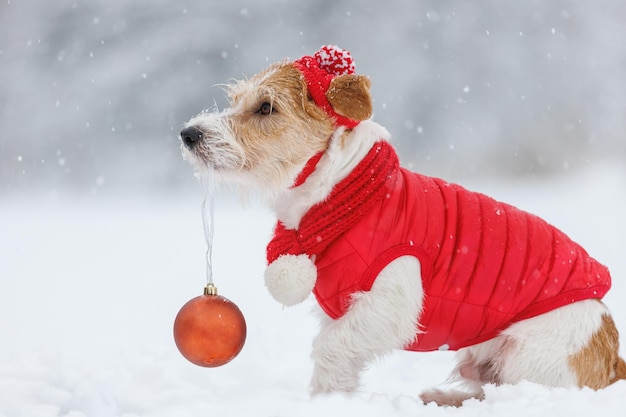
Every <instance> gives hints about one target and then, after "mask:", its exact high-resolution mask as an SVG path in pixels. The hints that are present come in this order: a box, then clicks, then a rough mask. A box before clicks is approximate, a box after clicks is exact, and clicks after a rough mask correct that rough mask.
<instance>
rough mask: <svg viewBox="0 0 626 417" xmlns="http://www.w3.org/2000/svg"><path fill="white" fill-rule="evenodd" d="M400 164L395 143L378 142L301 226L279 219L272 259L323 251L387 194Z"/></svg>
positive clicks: (269, 252)
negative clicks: (288, 224)
mask: <svg viewBox="0 0 626 417" xmlns="http://www.w3.org/2000/svg"><path fill="white" fill-rule="evenodd" d="M398 167H399V162H398V156H397V155H396V152H395V151H394V150H393V148H392V147H391V145H390V144H389V143H387V142H386V141H380V142H377V143H375V144H374V146H373V147H372V149H371V150H370V151H369V152H368V154H367V155H366V156H365V158H363V160H362V161H361V162H359V164H358V165H357V166H356V168H355V169H354V170H353V171H352V172H351V173H350V174H349V175H348V176H347V177H346V178H344V179H343V180H342V181H340V182H339V183H338V184H337V185H335V187H334V188H333V189H332V191H331V192H330V194H329V196H328V198H327V199H326V200H324V201H322V202H321V203H318V204H316V205H314V206H313V207H311V208H310V209H309V211H307V212H306V213H305V215H304V216H303V217H302V220H301V221H300V224H299V226H298V229H286V228H285V226H284V225H283V224H282V223H281V222H280V221H278V222H277V224H276V229H275V231H274V237H273V238H272V240H271V241H270V243H269V244H268V245H267V261H268V263H272V262H274V261H275V260H276V259H277V258H278V257H279V256H280V255H286V254H290V255H301V254H307V255H319V254H320V253H321V252H323V251H324V249H326V247H327V246H328V245H330V244H331V243H332V242H333V241H334V240H335V239H337V238H338V237H339V236H341V235H342V234H343V233H345V232H346V231H348V230H349V229H350V228H351V227H353V226H354V225H355V224H357V223H358V222H359V221H360V220H361V219H362V218H363V217H365V216H366V215H367V214H368V213H369V211H370V210H371V209H372V208H373V207H374V205H375V204H376V203H377V202H379V201H380V200H381V199H383V198H384V197H385V195H386V194H387V192H388V188H389V185H388V184H390V183H392V182H393V181H395V178H396V177H395V175H394V173H395V172H397V171H398Z"/></svg>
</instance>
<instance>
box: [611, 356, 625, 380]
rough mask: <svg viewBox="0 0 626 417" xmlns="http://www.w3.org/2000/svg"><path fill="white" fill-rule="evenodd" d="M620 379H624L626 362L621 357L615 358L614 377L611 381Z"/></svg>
mask: <svg viewBox="0 0 626 417" xmlns="http://www.w3.org/2000/svg"><path fill="white" fill-rule="evenodd" d="M620 379H626V362H625V361H624V359H622V358H617V364H616V365H615V378H613V380H612V381H611V383H613V382H617V381H619V380H620Z"/></svg>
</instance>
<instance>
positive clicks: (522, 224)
mask: <svg viewBox="0 0 626 417" xmlns="http://www.w3.org/2000/svg"><path fill="white" fill-rule="evenodd" d="M381 144H382V145H379V147H378V148H376V146H375V148H376V149H378V150H377V152H379V151H380V146H383V147H384V150H387V148H390V147H389V146H388V145H387V144H385V143H384V142H381ZM389 152H392V151H389ZM385 157H386V158H397V156H396V155H395V153H392V154H389V155H385ZM366 172H367V173H365V172H360V173H359V168H358V167H357V170H355V173H353V174H351V175H352V176H356V178H363V175H365V177H367V176H368V175H369V173H370V172H373V170H372V169H370V168H367V170H366ZM384 176H385V178H386V179H387V180H386V181H385V184H386V185H385V187H386V192H383V193H382V195H383V197H382V198H380V199H379V201H377V202H376V204H375V205H374V206H373V207H371V208H370V207H368V208H367V210H366V211H365V212H364V213H361V215H360V218H359V221H358V223H356V225H353V226H351V227H350V228H349V229H348V230H347V231H345V232H343V231H342V233H341V234H340V235H339V236H336V237H335V238H334V239H329V240H328V242H326V244H324V246H323V247H322V248H319V249H317V250H315V252H317V253H315V254H316V259H315V265H316V266H317V281H316V285H315V288H314V290H313V292H314V294H315V296H316V298H317V300H318V302H319V304H320V306H321V307H322V308H323V309H324V311H325V312H326V313H327V314H328V315H329V316H330V317H332V318H334V319H337V318H339V317H341V316H342V315H343V314H344V313H345V312H346V310H347V309H348V307H349V305H350V298H351V295H352V294H354V293H355V292H358V291H369V290H370V289H371V287H372V285H373V283H374V280H375V279H376V277H377V275H378V274H379V273H380V271H381V270H382V269H383V268H384V267H385V266H386V265H388V264H389V263H390V262H391V261H393V260H394V259H396V258H398V257H400V256H403V255H410V256H415V257H417V258H418V259H419V261H420V263H421V272H422V276H421V277H418V276H416V277H415V279H422V281H423V288H424V306H423V312H422V315H421V317H419V323H420V330H421V331H423V334H422V333H420V334H419V335H418V336H417V339H416V341H415V342H413V343H412V344H410V345H408V346H406V347H405V348H406V349H407V350H415V351H431V350H437V349H451V350H456V349H460V348H462V347H466V346H469V345H473V344H476V343H480V342H483V341H485V340H488V339H490V338H492V337H494V336H496V335H497V334H498V332H500V331H501V330H503V329H505V328H506V327H508V326H509V325H510V324H512V323H514V322H516V321H520V320H524V319H527V318H531V317H533V316H536V315H539V314H542V313H545V312H548V311H550V310H553V309H555V308H558V307H561V306H564V305H567V304H570V303H573V302H576V301H580V300H584V299H589V298H598V299H599V298H602V297H603V296H604V295H605V294H606V292H607V291H608V290H609V288H610V285H611V278H610V275H609V272H608V270H607V268H606V267H605V266H603V265H601V264H600V263H599V262H597V261H596V260H595V259H593V258H591V257H590V256H589V255H588V254H587V252H585V250H584V249H583V248H582V247H580V246H579V245H577V244H576V243H574V242H573V241H572V240H571V239H570V238H569V237H568V236H567V235H565V234H564V233H563V232H561V231H559V230H558V229H556V228H555V227H553V226H551V225H549V224H548V223H546V222H545V221H543V220H542V219H540V218H538V217H536V216H534V215H532V214H528V213H526V212H524V211H521V210H519V209H517V208H515V207H512V206H510V205H507V204H503V203H500V202H497V201H495V200H494V199H492V198H489V197H487V196H485V195H483V194H479V193H475V192H470V191H468V190H466V189H464V188H462V187H460V186H458V185H454V184H449V183H447V182H445V181H442V180H440V179H436V178H430V177H426V176H423V175H419V174H415V173H412V172H409V171H407V170H404V169H402V168H399V167H398V166H397V164H396V165H394V166H393V168H391V169H390V172H388V173H386V174H385V175H384ZM341 195H345V193H341ZM354 198H356V199H367V198H368V193H367V192H363V191H358V192H356V193H355V194H354ZM333 199H334V197H333V194H331V196H330V198H329V200H328V201H326V202H324V203H322V204H324V205H326V206H327V207H326V208H327V209H328V213H333V204H334V202H333ZM319 217H321V216H319ZM303 220H306V217H305V218H304V219H303ZM333 224H334V222H333ZM320 230H325V229H323V228H321V227H320ZM277 233H278V232H277ZM319 240H320V239H319V238H318V241H319ZM271 246H272V243H270V245H269V246H268V251H269V249H270V247H271ZM300 252H302V250H300ZM268 253H269V252H268ZM304 253H310V251H309V252H306V251H305V252H304ZM310 254H311V253H310ZM275 257H276V256H273V257H272V259H273V258H275ZM416 296H418V294H416Z"/></svg>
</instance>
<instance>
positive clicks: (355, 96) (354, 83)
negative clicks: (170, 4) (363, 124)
mask: <svg viewBox="0 0 626 417" xmlns="http://www.w3.org/2000/svg"><path fill="white" fill-rule="evenodd" d="M326 98H327V99H328V102H329V103H330V105H331V106H332V107H333V110H335V113H337V114H339V115H341V116H344V117H347V118H348V119H352V120H366V119H369V118H370V117H371V116H372V97H371V96H370V80H369V78H367V77H366V76H364V75H356V74H346V75H339V76H337V77H335V78H333V80H332V81H331V83H330V86H329V87H328V91H326Z"/></svg>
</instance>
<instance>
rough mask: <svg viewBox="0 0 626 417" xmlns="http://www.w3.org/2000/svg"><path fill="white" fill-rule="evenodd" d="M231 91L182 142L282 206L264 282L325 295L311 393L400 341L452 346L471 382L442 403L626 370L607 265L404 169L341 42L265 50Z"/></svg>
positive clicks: (526, 218)
mask: <svg viewBox="0 0 626 417" xmlns="http://www.w3.org/2000/svg"><path fill="white" fill-rule="evenodd" d="M228 96H229V99H230V108H228V109H226V110H224V111H221V112H218V111H211V112H203V113H200V114H199V115H197V116H195V117H193V118H192V119H191V120H189V121H188V122H187V123H186V124H185V126H184V128H183V130H182V131H181V133H180V139H181V141H182V143H181V148H182V152H183V156H184V157H185V158H186V159H188V160H189V161H190V162H191V163H192V165H193V166H194V168H195V170H196V172H197V173H198V174H200V175H202V173H204V172H206V171H207V170H208V169H209V168H210V169H212V170H214V171H215V173H216V174H217V176H218V177H219V179H220V180H222V181H226V182H229V183H233V184H236V185H238V186H240V187H242V188H243V189H247V190H259V191H260V193H261V194H262V195H263V196H264V197H265V198H266V200H267V203H268V204H269V206H270V207H271V208H272V209H273V211H274V213H275V214H276V217H277V219H278V221H277V224H276V228H275V232H274V236H273V238H272V239H271V241H270V243H269V244H268V246H267V259H268V268H267V270H266V271H265V284H266V286H267V288H268V290H269V292H270V293H271V295H272V296H273V297H274V298H275V299H276V300H277V301H279V302H280V303H282V304H283V305H286V306H290V305H294V304H297V303H300V302H302V301H303V300H305V299H306V298H307V297H308V296H309V295H310V293H311V292H312V293H313V294H314V295H315V297H316V299H317V301H318V304H319V307H321V308H320V309H319V310H320V316H321V330H320V332H319V334H318V335H317V336H316V338H315V340H314V342H313V352H312V358H313V359H314V371H313V377H312V381H311V389H312V392H313V393H314V394H317V393H328V392H334V391H338V392H347V393H350V392H354V391H355V390H357V389H358V387H359V376H360V374H361V372H362V371H363V369H364V368H365V366H366V364H367V363H368V362H371V361H372V360H373V359H375V358H377V357H379V356H381V355H384V354H385V353H387V352H389V351H391V350H393V349H406V350H412V351H424V352H425V351H435V350H455V351H457V355H458V363H457V366H456V368H455V370H454V371H453V374H452V376H451V379H452V380H454V381H458V382H460V383H461V385H462V388H463V389H455V390H449V391H442V390H439V389H432V390H429V391H425V392H423V393H422V394H421V395H420V398H421V399H422V400H423V401H424V402H425V403H429V402H432V401H434V402H436V403H437V404H439V405H443V406H460V405H461V404H462V403H463V401H465V400H467V399H470V398H476V399H479V400H480V399H483V398H484V390H483V386H484V385H485V384H496V385H497V384H515V383H518V382H520V381H522V380H527V381H531V382H535V383H539V384H544V385H547V386H553V387H584V386H587V387H590V388H592V389H601V388H603V387H606V386H608V385H610V384H612V383H614V382H616V381H618V380H620V379H626V363H625V362H624V360H623V359H622V358H621V357H620V356H619V336H618V332H617V330H616V326H615V324H614V321H613V319H612V318H611V314H610V312H609V310H608V308H607V307H606V306H605V305H604V304H603V303H602V301H600V300H601V298H602V297H603V296H604V295H605V294H606V292H607V291H608V290H609V287H610V284H611V278H610V275H609V272H608V269H607V268H606V267H605V266H603V265H601V264H600V263H599V262H597V261H596V260H595V259H593V258H591V257H590V256H589V255H588V254H587V252H585V250H584V249H583V248H582V247H580V246H579V245H577V244H576V243H574V242H572V241H571V240H570V239H569V237H567V235H565V234H564V233H563V232H561V231H560V230H558V229H556V228H555V227H553V226H551V225H549V224H548V223H546V222H545V221H543V220H542V219H540V218H538V217H536V216H533V215H532V214H529V213H525V212H523V211H521V210H518V209H516V208H515V207H513V206H510V205H507V204H504V203H501V202H498V201H495V200H493V199H491V198H489V197H487V196H485V195H483V194H480V193H475V192H470V191H468V190H466V189H464V188H462V187H461V186H458V185H455V184H450V183H448V182H446V181H443V180H440V179H436V178H430V177H426V176H422V175H420V174H416V173H411V172H409V171H408V170H406V169H404V168H401V167H400V166H399V163H398V157H397V155H396V153H395V151H394V150H393V148H392V147H391V145H390V144H389V140H390V134H389V132H388V131H387V130H386V129H385V128H383V127H382V126H380V125H379V124H377V123H375V122H374V121H372V120H371V117H372V99H371V96H370V80H369V78H367V77H365V76H363V75H358V74H356V73H355V68H354V62H353V60H352V57H351V56H350V54H349V53H348V52H347V51H345V50H343V49H341V48H339V47H337V46H323V47H322V48H321V49H320V50H319V51H317V52H316V53H315V54H314V55H313V56H304V57H302V58H300V59H298V60H295V61H289V60H285V61H283V62H279V63H277V64H274V65H271V66H270V67H269V68H268V69H266V70H264V71H262V72H261V73H259V74H257V75H255V76H253V77H252V78H250V79H248V80H244V81H238V82H235V83H233V84H231V85H229V86H228Z"/></svg>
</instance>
